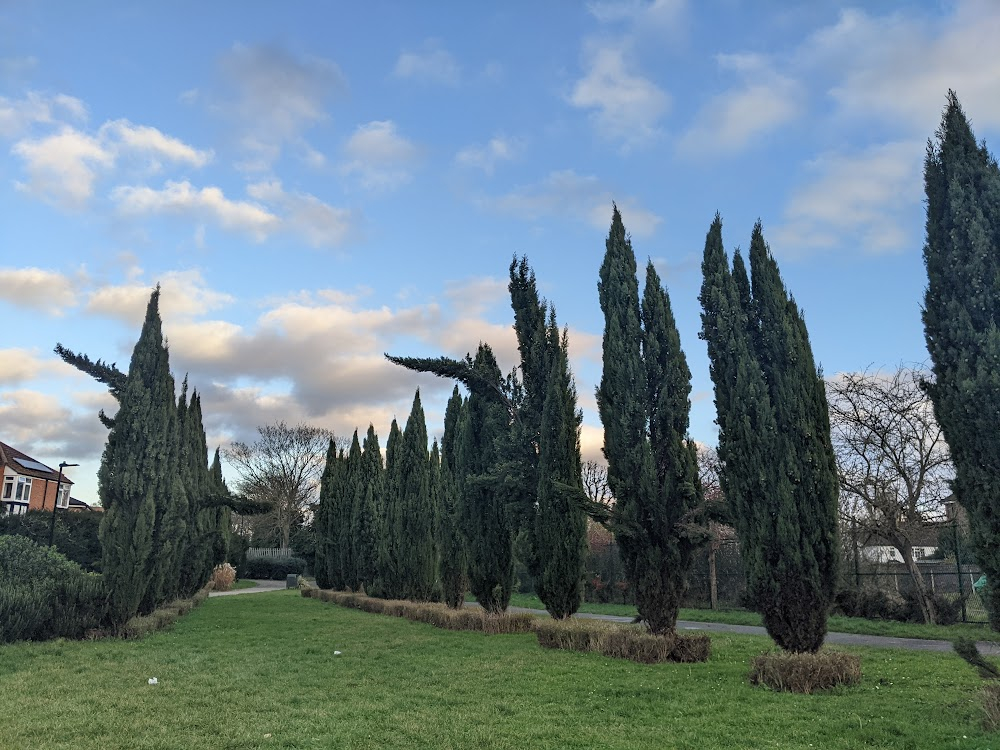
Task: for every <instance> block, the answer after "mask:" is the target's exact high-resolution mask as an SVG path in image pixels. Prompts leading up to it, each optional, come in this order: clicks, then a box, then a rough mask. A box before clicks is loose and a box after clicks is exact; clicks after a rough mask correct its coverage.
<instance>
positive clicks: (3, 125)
mask: <svg viewBox="0 0 1000 750" xmlns="http://www.w3.org/2000/svg"><path fill="white" fill-rule="evenodd" d="M61 116H68V117H70V118H71V119H74V120H85V119H86V118H87V108H86V107H85V106H84V105H83V102H81V101H80V100H79V99H76V98H74V97H72V96H67V95H65V94H56V95H54V96H49V95H46V94H40V93H38V92H37V91H29V92H28V93H27V94H26V95H25V96H24V98H22V99H8V98H6V97H3V96H0V136H4V137H6V138H14V137H17V136H20V135H21V134H23V133H24V132H25V131H27V130H28V129H29V128H30V127H31V126H33V125H36V124H39V123H43V124H52V123H54V122H57V121H58V120H59V119H60V117H61Z"/></svg>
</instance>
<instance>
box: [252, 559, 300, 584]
mask: <svg viewBox="0 0 1000 750" xmlns="http://www.w3.org/2000/svg"><path fill="white" fill-rule="evenodd" d="M236 572H237V574H238V575H239V577H240V578H256V579H258V580H260V579H263V580H271V581H281V580H283V579H284V578H285V577H286V576H288V575H302V574H303V573H305V572H306V561H305V560H303V559H302V558H301V557H248V558H247V559H246V562H244V563H243V567H241V568H237V569H236Z"/></svg>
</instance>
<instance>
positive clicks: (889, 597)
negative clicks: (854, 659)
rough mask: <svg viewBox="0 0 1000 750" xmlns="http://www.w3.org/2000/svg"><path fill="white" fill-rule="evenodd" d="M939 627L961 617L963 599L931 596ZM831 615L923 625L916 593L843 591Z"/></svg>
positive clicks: (939, 595)
mask: <svg viewBox="0 0 1000 750" xmlns="http://www.w3.org/2000/svg"><path fill="white" fill-rule="evenodd" d="M933 599H934V608H935V610H936V612H937V624H938V625H954V624H955V623H956V622H958V621H959V620H960V619H961V616H962V599H961V597H959V596H958V595H957V594H934V596H933ZM834 613H835V614H842V615H846V616H848V617H864V618H865V619H867V620H896V621H898V622H923V621H924V617H923V614H922V613H921V611H920V602H919V601H918V600H917V595H916V592H914V591H908V592H907V593H906V594H905V595H904V596H900V595H899V594H896V593H891V592H888V591H882V590H881V589H874V588H864V587H863V588H858V589H843V590H841V591H839V592H837V599H836V601H835V603H834Z"/></svg>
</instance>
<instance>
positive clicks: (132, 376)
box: [97, 287, 177, 628]
mask: <svg viewBox="0 0 1000 750" xmlns="http://www.w3.org/2000/svg"><path fill="white" fill-rule="evenodd" d="M159 298H160V290H159V287H157V289H156V290H155V291H154V292H153V293H152V295H151V296H150V299H149V305H148V306H147V308H146V318H145V321H144V322H143V326H142V332H141V333H140V335H139V341H138V342H137V343H136V345H135V349H134V350H133V351H132V360H131V362H130V364H129V370H128V376H127V377H126V378H125V381H124V383H123V384H121V390H120V391H119V393H118V400H119V409H118V413H117V414H116V415H115V417H114V423H113V424H114V426H113V427H112V428H111V432H110V434H109V435H108V442H107V445H106V446H105V448H104V455H103V456H102V458H101V467H100V470H99V471H98V474H97V479H98V494H99V495H100V498H101V505H102V506H103V507H104V515H103V516H102V518H101V527H100V539H101V548H102V570H103V573H104V580H105V582H106V584H107V586H108V590H109V592H110V598H109V605H110V616H111V619H112V622H113V623H114V625H115V627H116V628H118V627H120V626H122V625H124V624H125V622H126V621H127V620H128V619H129V618H130V617H132V616H133V615H135V614H136V612H138V610H139V605H140V603H141V602H142V600H143V597H144V596H145V594H146V592H147V590H148V589H149V586H150V583H151V581H152V577H153V576H152V573H153V570H152V568H151V566H150V558H151V556H152V554H153V533H154V527H155V522H156V505H157V500H158V498H160V497H162V496H163V495H166V494H169V492H170V482H169V481H168V478H169V477H172V476H173V475H174V474H176V470H175V467H176V461H175V462H174V463H173V464H172V463H171V458H172V455H173V445H174V444H175V432H176V419H177V409H176V404H175V402H174V392H173V387H174V383H173V378H172V377H171V375H170V364H169V358H168V354H167V349H166V347H165V346H164V344H163V333H162V325H161V322H160V313H159Z"/></svg>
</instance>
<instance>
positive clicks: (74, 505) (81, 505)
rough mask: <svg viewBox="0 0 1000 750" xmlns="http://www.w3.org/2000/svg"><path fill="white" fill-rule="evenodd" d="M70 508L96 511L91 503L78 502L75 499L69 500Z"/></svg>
mask: <svg viewBox="0 0 1000 750" xmlns="http://www.w3.org/2000/svg"><path fill="white" fill-rule="evenodd" d="M69 507H70V508H78V509H79V510H94V508H93V507H92V506H91V505H90V504H89V503H85V502H84V501H83V500H78V499H76V498H75V497H71V498H70V499H69Z"/></svg>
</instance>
